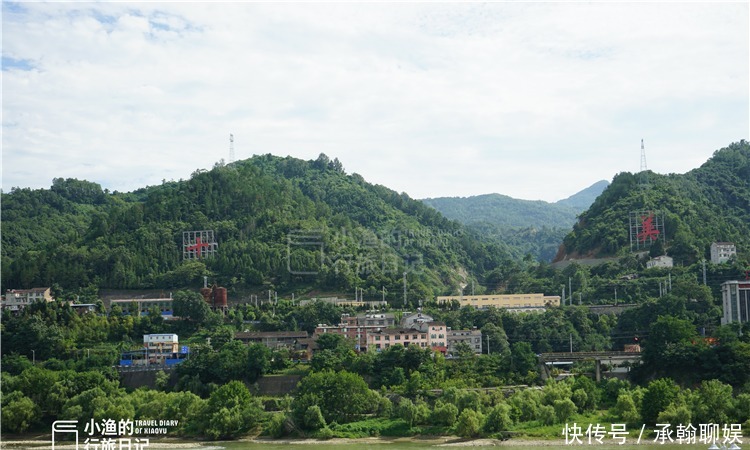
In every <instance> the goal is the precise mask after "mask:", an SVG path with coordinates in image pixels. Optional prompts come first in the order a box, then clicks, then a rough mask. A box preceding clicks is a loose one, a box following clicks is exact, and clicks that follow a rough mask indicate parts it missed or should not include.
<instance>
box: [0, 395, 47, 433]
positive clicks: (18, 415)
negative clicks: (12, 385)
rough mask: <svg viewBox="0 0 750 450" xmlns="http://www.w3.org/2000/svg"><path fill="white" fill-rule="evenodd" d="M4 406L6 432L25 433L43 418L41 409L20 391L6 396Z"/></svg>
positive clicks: (4, 427) (3, 418) (4, 429)
mask: <svg viewBox="0 0 750 450" xmlns="http://www.w3.org/2000/svg"><path fill="white" fill-rule="evenodd" d="M2 406H3V407H2V423H3V431H5V432H10V433H23V432H25V431H27V430H28V429H29V428H30V427H31V426H32V425H33V424H34V423H35V422H36V421H37V420H39V418H40V416H41V413H40V410H39V407H38V406H37V405H35V404H34V402H33V401H31V399H30V398H28V397H26V396H25V395H23V394H22V393H21V392H18V391H15V392H11V393H10V394H7V395H4V396H3V404H2Z"/></svg>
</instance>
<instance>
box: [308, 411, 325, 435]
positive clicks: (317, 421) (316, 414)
mask: <svg viewBox="0 0 750 450" xmlns="http://www.w3.org/2000/svg"><path fill="white" fill-rule="evenodd" d="M304 426H305V429H307V430H312V431H316V430H320V429H321V428H325V426H326V421H325V419H324V418H323V413H322V412H321V411H320V406H318V405H312V406H309V407H308V408H307V410H306V411H305V420H304Z"/></svg>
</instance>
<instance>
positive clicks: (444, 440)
mask: <svg viewBox="0 0 750 450" xmlns="http://www.w3.org/2000/svg"><path fill="white" fill-rule="evenodd" d="M230 443H248V444H265V445H283V446H286V445H289V446H297V445H320V444H325V445H342V446H343V445H375V444H383V445H387V444H424V445H427V446H435V447H496V446H503V447H506V446H507V447H553V446H562V445H564V444H565V443H564V441H562V440H559V439H554V440H539V439H533V440H526V439H508V440H505V441H501V440H498V439H462V438H458V437H456V436H429V437H419V436H417V437H414V436H412V437H399V438H387V437H368V438H355V439H343V438H333V439H326V440H320V439H270V438H252V439H239V440H236V441H218V442H217V441H184V440H176V439H175V440H172V439H170V438H163V437H162V438H153V439H151V440H150V441H149V444H148V447H147V448H158V449H205V448H208V447H213V448H216V447H221V446H223V445H222V444H230ZM0 448H3V449H8V450H21V449H30V450H47V449H51V448H52V441H51V436H49V435H47V436H40V437H39V438H38V439H34V438H31V439H30V438H27V439H10V440H9V439H6V438H3V439H2V440H0ZM75 448H76V446H75V444H73V443H69V444H68V443H65V444H55V449H56V450H57V449H60V450H75Z"/></svg>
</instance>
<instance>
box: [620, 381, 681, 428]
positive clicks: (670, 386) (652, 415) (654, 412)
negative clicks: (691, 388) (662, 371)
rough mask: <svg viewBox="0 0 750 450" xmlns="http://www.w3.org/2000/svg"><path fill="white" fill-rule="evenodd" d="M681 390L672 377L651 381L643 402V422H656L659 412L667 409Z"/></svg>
mask: <svg viewBox="0 0 750 450" xmlns="http://www.w3.org/2000/svg"><path fill="white" fill-rule="evenodd" d="M679 391H680V388H679V386H677V385H676V384H675V382H674V381H672V380H671V379H670V378H660V379H658V380H654V381H652V382H650V383H649V384H648V388H647V389H646V392H645V394H644V395H643V402H642V403H641V418H642V419H643V422H645V423H646V424H649V425H651V424H654V423H656V419H657V418H658V417H659V413H661V412H662V411H664V410H665V409H667V406H669V404H670V403H672V401H673V400H674V399H675V398H676V397H677V393H678V392H679ZM618 400H619V399H618Z"/></svg>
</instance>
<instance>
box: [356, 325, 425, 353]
mask: <svg viewBox="0 0 750 450" xmlns="http://www.w3.org/2000/svg"><path fill="white" fill-rule="evenodd" d="M396 344H400V345H403V346H404V347H408V346H409V345H416V346H418V347H420V348H429V347H430V339H429V335H428V334H427V333H426V332H423V331H419V330H408V329H405V328H384V329H382V330H380V331H373V332H370V333H368V334H367V348H369V349H373V350H375V351H376V352H380V351H383V350H385V349H387V348H388V347H390V346H392V345H396Z"/></svg>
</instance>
